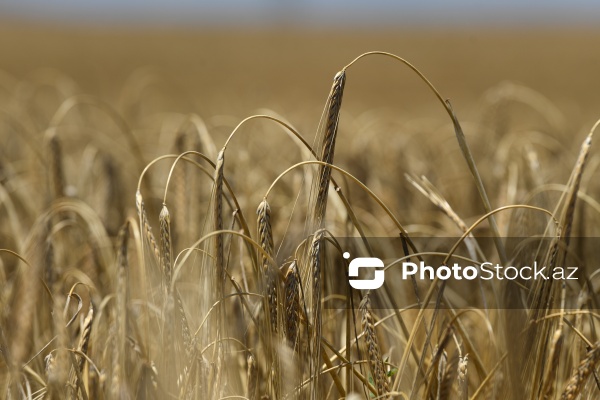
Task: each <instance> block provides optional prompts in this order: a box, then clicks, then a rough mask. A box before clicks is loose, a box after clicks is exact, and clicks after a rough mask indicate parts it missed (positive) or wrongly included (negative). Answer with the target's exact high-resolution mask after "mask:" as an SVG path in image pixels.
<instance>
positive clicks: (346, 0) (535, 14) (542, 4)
mask: <svg viewBox="0 0 600 400" xmlns="http://www.w3.org/2000/svg"><path fill="white" fill-rule="evenodd" d="M0 18H2V19H5V20H6V19H8V20H20V19H24V18H25V19H33V20H40V19H41V20H49V21H56V22H69V21H70V22H74V23H83V24H88V23H100V24H102V23H105V22H110V23H116V24H119V23H133V24H144V23H156V22H158V23H163V24H183V25H188V26H189V25H215V24H216V25H220V24H240V23H243V24H269V23H279V24H282V23H283V24H286V23H289V24H297V25H307V24H314V25H323V24H327V23H331V24H362V25H366V26H372V25H378V24H383V25H402V24H426V23H431V24H450V25H455V24H483V25H489V24H496V25H506V24H521V25H524V24H551V25H552V24H559V25H563V24H572V23H577V24H587V25H593V24H599V23H600V22H599V21H600V1H598V0H570V1H567V0H504V1H494V2H491V1H485V0H431V1H403V0H395V1H394V0H254V1H249V0H221V1H212V2H208V1H203V0H170V1H167V0H165V1H156V0H51V1H48V0H2V1H1V2H0Z"/></svg>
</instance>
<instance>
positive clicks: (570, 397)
mask: <svg viewBox="0 0 600 400" xmlns="http://www.w3.org/2000/svg"><path fill="white" fill-rule="evenodd" d="M599 360H600V346H599V343H596V344H595V345H594V347H593V348H592V349H591V350H590V351H589V352H588V355H587V357H586V358H584V359H583V361H582V362H581V363H580V364H579V366H578V367H577V369H576V370H575V372H574V373H573V376H571V379H569V382H568V383H567V386H566V387H565V390H564V391H563V393H562V395H561V396H560V398H561V400H574V399H575V398H577V396H578V395H579V393H581V391H582V390H583V387H584V386H585V383H586V381H587V378H588V377H589V376H590V374H591V373H592V372H593V371H594V370H595V369H596V364H598V361H599Z"/></svg>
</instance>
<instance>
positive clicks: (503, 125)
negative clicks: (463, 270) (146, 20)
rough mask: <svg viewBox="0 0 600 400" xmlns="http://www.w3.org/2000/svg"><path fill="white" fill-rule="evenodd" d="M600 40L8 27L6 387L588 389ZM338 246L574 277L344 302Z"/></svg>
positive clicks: (440, 392)
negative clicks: (537, 268) (569, 270)
mask: <svg viewBox="0 0 600 400" xmlns="http://www.w3.org/2000/svg"><path fill="white" fill-rule="evenodd" d="M598 48H600V31H589V30H584V29H579V30H578V29H575V28H573V29H568V30H567V29H564V28H563V29H561V30H553V29H550V28H531V29H526V28H523V27H520V28H515V29H509V28H507V29H504V30H501V29H495V30H492V29H488V30H486V29H482V28H477V29H475V28H473V29H467V28H465V29H462V30H461V29H457V28H455V29H453V30H444V29H441V28H439V29H433V28H428V29H427V28H422V29H408V28H406V29H398V30H391V29H386V30H383V29H382V30H377V29H372V30H366V29H365V30H360V31H358V30H353V31H350V30H348V31H346V30H344V29H341V28H340V29H333V28H330V29H324V28H323V29H316V30H310V31H309V30H302V29H300V28H297V27H296V28H286V27H281V28H279V29H275V28H271V29H264V30H258V29H254V30H250V29H242V28H231V29H227V30H217V29H212V30H209V29H200V28H198V29H196V30H194V29H191V28H186V29H184V28H181V29H179V30H176V29H169V30H167V29H166V28H165V29H154V30H151V29H148V28H144V29H141V28H133V27H132V28H130V29H127V28H124V27H115V28H106V27H105V28H100V27H93V28H85V27H79V28H77V27H71V28H58V27H50V26H48V27H41V26H33V25H30V26H27V25H15V24H12V23H4V24H3V25H0V50H1V56H0V140H1V143H2V145H1V146H0V248H3V249H4V250H3V251H2V252H1V253H0V262H1V264H0V267H1V268H0V393H1V394H0V397H2V398H11V399H13V398H34V399H42V398H56V399H62V398H73V399H88V398H89V399H101V398H106V399H117V398H118V399H127V398H148V399H169V398H180V399H188V398H198V399H201V398H202V399H204V398H211V399H212V398H214V399H221V398H222V399H225V398H249V399H260V398H265V396H266V398H271V399H275V398H278V399H291V398H302V399H308V398H311V399H322V398H332V399H337V398H349V399H351V398H391V397H393V398H399V399H401V398H410V399H436V400H441V399H461V400H463V399H474V398H479V399H540V398H547V399H555V398H556V399H558V398H560V399H575V398H586V399H587V398H589V399H593V398H597V397H598V393H600V385H599V384H597V382H598V377H597V374H596V366H597V364H598V362H599V361H600V345H598V333H597V330H598V328H599V327H600V326H599V325H598V321H597V314H596V313H595V312H596V311H597V309H598V308H599V307H598V304H599V303H598V301H597V299H596V296H597V291H598V288H599V285H598V283H597V277H596V272H597V270H598V266H597V259H598V251H597V248H598V247H597V246H596V244H595V242H596V241H597V240H598V237H600V230H599V228H598V226H599V225H598V222H599V221H600V218H599V212H600V205H599V203H598V202H599V201H600V185H599V184H598V179H597V175H598V169H599V166H600V157H599V156H598V151H597V144H595V142H594V141H595V140H596V139H593V140H592V137H593V134H590V130H591V129H592V127H593V126H594V124H595V122H596V121H597V120H598V119H599V118H600V96H598V93H600V78H599V77H598V71H599V68H600V53H599V52H598V51H597V49H598ZM374 50H379V51H386V52H390V53H393V54H396V55H397V56H399V57H402V58H403V59H405V60H407V61H408V62H410V63H411V64H412V65H414V66H415V67H416V68H417V69H418V70H419V71H420V73H422V74H423V75H424V76H425V77H426V78H427V79H428V80H429V81H430V82H431V84H432V85H433V86H434V87H435V89H436V90H437V92H438V93H439V95H440V96H441V97H440V98H438V97H436V93H435V91H434V90H431V88H429V87H428V86H427V84H426V83H425V82H424V81H423V80H422V79H420V78H419V77H418V75H417V74H416V73H415V72H414V71H412V70H411V69H410V68H408V67H407V66H406V65H404V64H403V63H402V62H399V61H398V60H396V59H393V58H392V57H388V56H385V55H382V54H376V55H371V56H368V57H364V58H362V59H360V60H358V61H357V62H356V63H354V64H352V65H350V66H348V64H349V63H350V62H351V61H352V60H353V59H354V58H355V57H357V56H359V55H360V54H362V53H365V52H368V51H374ZM345 66H348V67H347V68H346V69H344V68H345ZM342 69H344V75H343V76H342V75H336V73H338V71H340V70H342ZM334 76H336V78H334ZM344 79H345V84H344ZM332 84H333V86H332ZM445 99H450V101H451V107H450V106H449V105H445V104H444V103H443V101H440V100H445ZM340 103H341V106H340ZM340 107H341V108H340ZM452 109H453V110H454V112H455V113H456V117H455V118H456V119H453V118H452ZM252 115H263V116H262V117H254V118H251V119H250V120H248V121H246V122H244V123H242V124H241V125H238V124H240V122H241V121H242V120H244V118H247V117H250V116H252ZM264 116H267V117H264ZM338 122H339V123H338ZM236 127H237V128H236ZM463 132H464V136H463V135H462V133H463ZM228 138H229V140H228ZM463 138H464V141H463ZM465 143H466V144H465ZM334 150H335V152H334ZM186 151H189V153H186V154H185V155H182V158H181V160H179V161H178V163H177V164H176V165H175V164H174V161H175V159H176V157H177V156H178V155H180V154H183V153H184V152H186ZM311 151H314V153H312V154H311ZM334 153H335V158H334ZM161 157H162V158H161ZM331 164H333V165H334V167H331ZM288 168H289V169H290V170H289V171H286V170H288ZM332 168H333V169H332ZM284 172H285V174H284ZM330 175H331V179H332V180H331V182H330ZM477 177H480V180H479V181H478V178H477ZM167 183H168V186H167ZM486 203H488V204H486ZM502 207H504V208H502ZM493 210H494V211H493ZM257 214H258V215H257ZM486 214H489V215H493V220H492V219H491V218H483V216H484V215H486ZM468 234H472V235H473V236H470V237H467V236H468ZM461 235H464V237H463V239H459V238H460V237H461ZM345 237H354V238H361V237H371V238H374V237H379V238H384V237H385V238H397V239H399V238H400V237H402V238H403V240H404V241H403V242H401V243H402V244H403V245H405V246H406V247H405V248H403V247H402V246H397V247H396V248H388V247H386V246H388V245H387V244H385V245H383V244H382V243H383V242H381V241H380V242H377V243H379V244H378V245H377V247H376V248H374V251H375V252H377V251H386V250H390V251H391V252H392V253H393V256H389V255H388V254H387V253H386V257H387V258H386V265H387V264H388V263H389V262H390V259H392V260H398V261H401V259H402V257H409V256H410V259H411V260H416V259H417V257H419V256H420V257H423V258H424V259H425V260H426V261H427V262H429V263H430V265H434V266H435V267H436V268H438V267H440V266H441V265H446V264H449V263H450V262H455V261H456V260H458V259H459V258H456V257H454V255H457V256H460V257H463V258H462V260H463V261H464V260H469V261H470V262H472V263H474V265H479V264H481V263H482V262H486V261H489V262H493V263H501V264H502V265H505V264H507V263H510V264H511V265H529V263H533V262H534V261H536V262H539V263H546V264H548V265H551V266H564V267H566V266H571V265H575V264H577V265H578V266H579V272H578V273H577V278H578V279H577V280H576V281H572V282H571V281H560V280H550V281H541V282H540V281H535V280H532V281H528V280H524V279H521V280H518V282H517V284H512V283H507V282H506V281H504V282H502V281H494V282H490V283H489V284H488V283H482V284H480V285H479V286H477V287H476V289H473V287H467V286H461V285H456V286H454V285H451V284H448V286H447V287H446V286H445V284H443V283H441V282H440V281H438V280H436V281H430V280H423V281H421V282H418V284H417V282H416V281H415V285H414V286H413V285H412V282H409V281H406V282H402V281H401V280H400V278H399V275H396V272H394V271H393V270H392V267H389V271H386V274H387V275H386V276H387V278H386V279H387V280H386V286H385V287H384V289H385V290H384V289H376V290H372V291H371V292H367V291H365V290H363V291H360V290H355V289H351V288H350V286H349V285H348V284H347V283H346V282H347V279H348V276H347V272H348V270H347V261H344V259H343V258H342V253H343V252H344V251H349V252H351V253H352V254H353V256H352V257H356V254H359V253H361V254H363V253H365V254H366V253H369V251H368V250H369V246H368V245H367V244H365V243H366V242H365V241H361V240H355V241H354V242H352V241H351V242H350V243H351V244H350V245H348V244H344V243H347V242H344V239H343V238H345ZM465 237H466V238H465ZM486 237H487V239H486ZM489 237H493V238H495V240H490V239H489ZM508 237H513V238H517V239H521V240H522V242H519V243H518V244H517V245H515V246H513V245H512V244H511V245H508V244H507V243H509V242H506V243H500V242H504V239H505V238H508ZM423 238H426V239H425V240H424V239H423ZM441 238H453V239H452V240H451V241H448V240H446V241H444V240H442V239H441ZM531 238H544V241H542V242H540V245H539V246H538V247H536V248H533V247H526V248H525V250H524V249H523V248H522V247H520V246H522V245H523V243H525V242H527V241H528V240H529V239H531ZM337 241H339V243H340V245H339V246H338V247H336V246H335V243H337ZM463 242H464V243H463ZM386 243H387V242H386ZM396 243H400V242H396ZM453 243H457V246H456V250H455V251H454V252H453V254H450V252H451V247H452V244H453ZM510 243H512V242H510ZM344 246H350V247H351V248H344ZM433 252H437V253H439V254H437V255H435V254H431V253H433ZM427 253H429V254H427ZM381 254H383V253H381ZM369 255H371V256H374V257H375V256H379V254H369ZM381 257H383V256H381ZM361 277H362V278H364V276H362V275H361ZM577 396H581V397H577Z"/></svg>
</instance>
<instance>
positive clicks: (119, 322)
mask: <svg viewBox="0 0 600 400" xmlns="http://www.w3.org/2000/svg"><path fill="white" fill-rule="evenodd" d="M118 241H119V247H118V253H117V294H116V297H117V298H116V315H115V327H114V332H115V335H116V338H115V341H116V345H115V346H114V347H113V370H112V374H113V375H112V382H111V384H112V385H111V393H112V395H113V396H120V395H121V394H122V393H124V387H125V378H124V374H125V373H126V371H125V369H126V367H125V349H126V347H125V346H126V333H125V332H126V329H127V326H126V325H127V270H128V269H129V265H128V258H127V254H128V245H129V244H128V243H129V222H126V223H125V224H124V225H123V226H122V227H121V229H120V231H119V239H118ZM115 398H116V397H115Z"/></svg>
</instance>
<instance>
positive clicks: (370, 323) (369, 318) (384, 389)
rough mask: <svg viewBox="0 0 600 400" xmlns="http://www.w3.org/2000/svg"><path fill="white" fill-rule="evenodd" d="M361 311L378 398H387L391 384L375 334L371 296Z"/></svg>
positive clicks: (370, 366) (365, 298) (361, 306)
mask: <svg viewBox="0 0 600 400" xmlns="http://www.w3.org/2000/svg"><path fill="white" fill-rule="evenodd" d="M359 309H360V311H361V313H362V318H361V324H362V330H363V334H364V340H365V343H366V346H367V354H368V357H369V359H368V363H369V370H370V371H371V377H372V378H373V382H374V383H375V385H374V386H375V389H376V390H377V396H378V397H380V398H387V396H386V395H387V394H388V393H389V391H390V389H389V382H388V378H387V375H386V372H385V365H384V364H383V358H382V357H381V351H380V349H379V342H378V340H377V335H376V333H375V320H374V318H373V314H372V312H371V301H370V300H369V294H368V293H367V295H366V296H365V297H364V298H363V299H362V301H361V302H360V305H359Z"/></svg>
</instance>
